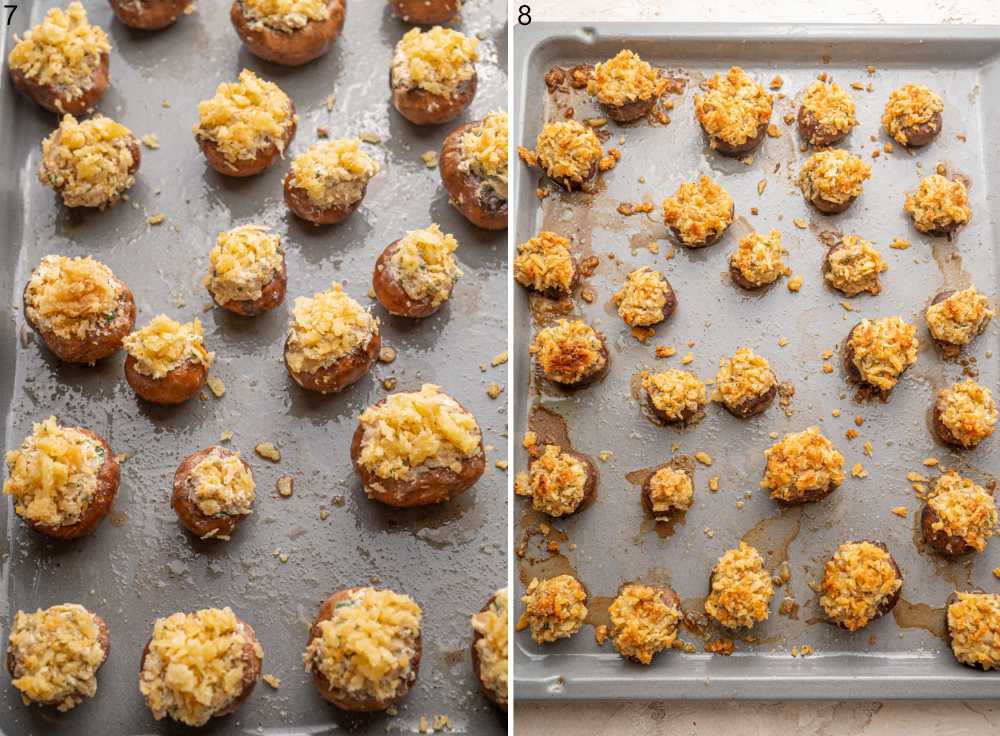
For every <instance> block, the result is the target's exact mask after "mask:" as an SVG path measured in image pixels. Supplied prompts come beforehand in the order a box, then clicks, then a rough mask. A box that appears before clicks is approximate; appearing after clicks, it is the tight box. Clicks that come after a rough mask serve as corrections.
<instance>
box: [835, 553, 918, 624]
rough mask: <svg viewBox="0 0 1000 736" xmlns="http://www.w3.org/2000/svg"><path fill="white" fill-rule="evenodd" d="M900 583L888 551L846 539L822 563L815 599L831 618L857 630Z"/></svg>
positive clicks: (875, 612)
mask: <svg viewBox="0 0 1000 736" xmlns="http://www.w3.org/2000/svg"><path fill="white" fill-rule="evenodd" d="M902 585H903V581H902V580H900V578H899V574H898V573H897V572H896V569H895V567H894V565H893V564H892V557H891V556H890V555H889V553H888V552H886V551H885V550H884V549H882V548H881V547H879V546H876V545H874V544H872V543H871V542H848V543H846V544H842V545H840V546H839V547H837V551H836V552H835V553H834V555H833V557H832V558H831V559H830V560H829V561H827V563H826V567H825V572H824V575H823V582H822V584H821V588H820V590H821V592H822V594H821V596H820V599H819V602H820V605H821V606H823V610H825V611H826V613H827V615H828V616H829V617H830V618H831V619H832V620H833V621H835V622H836V623H838V624H840V625H841V626H843V627H844V628H846V629H847V630H848V631H857V630H858V629H860V628H862V627H864V626H865V625H867V624H868V622H869V621H871V620H872V619H873V618H875V616H876V615H877V614H878V612H879V608H880V607H881V606H882V605H883V604H884V603H885V601H886V600H888V599H889V598H890V597H891V596H892V595H894V594H895V593H896V591H897V590H899V589H900V588H901V587H902Z"/></svg>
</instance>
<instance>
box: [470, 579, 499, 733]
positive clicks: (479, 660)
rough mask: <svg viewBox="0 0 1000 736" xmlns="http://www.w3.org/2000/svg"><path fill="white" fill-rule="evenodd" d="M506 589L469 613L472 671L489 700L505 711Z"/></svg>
mask: <svg viewBox="0 0 1000 736" xmlns="http://www.w3.org/2000/svg"><path fill="white" fill-rule="evenodd" d="M507 592H508V591H507V588H501V589H500V590H498V591H497V592H496V593H494V594H493V595H492V596H490V599H489V600H488V601H486V605H484V606H483V608H482V610H481V611H479V613H476V614H474V615H473V616H472V622H471V623H472V645H471V646H470V647H469V649H470V651H471V652H472V670H473V672H475V674H476V679H477V680H479V684H480V686H481V687H482V689H483V694H485V695H486V697H487V698H489V700H490V702H492V703H494V704H496V705H497V706H498V707H499V708H500V709H501V710H502V711H503V712H505V713H506V712H507V597H508V595H507Z"/></svg>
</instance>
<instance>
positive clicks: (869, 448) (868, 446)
mask: <svg viewBox="0 0 1000 736" xmlns="http://www.w3.org/2000/svg"><path fill="white" fill-rule="evenodd" d="M864 447H865V454H866V455H867V456H868V457H871V456H872V453H874V452H875V448H874V447H873V446H872V441H871V440H865V445H864Z"/></svg>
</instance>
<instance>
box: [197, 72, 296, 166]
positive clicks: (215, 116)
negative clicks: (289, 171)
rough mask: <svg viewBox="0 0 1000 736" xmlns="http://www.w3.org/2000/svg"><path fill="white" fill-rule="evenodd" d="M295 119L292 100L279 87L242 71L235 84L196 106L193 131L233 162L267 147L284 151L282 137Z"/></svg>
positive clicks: (216, 91)
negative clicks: (196, 115)
mask: <svg viewBox="0 0 1000 736" xmlns="http://www.w3.org/2000/svg"><path fill="white" fill-rule="evenodd" d="M297 120H298V116H297V115H296V114H295V109H294V107H293V106H292V101H291V100H290V99H289V98H288V95H286V94H285V93H284V92H282V91H281V88H280V87H278V85H276V84H274V82H267V81H264V80H263V79H260V78H259V77H257V75H256V74H254V73H253V72H252V71H250V70H249V69H244V70H243V71H241V72H240V77H239V81H238V82H223V83H222V84H220V85H219V86H218V87H217V88H216V90H215V96H214V97H212V98H211V99H208V100H203V101H201V102H199V103H198V123H197V125H195V126H194V128H193V130H194V134H195V136H196V137H198V138H204V139H206V140H209V141H212V142H213V143H215V145H216V147H217V148H218V149H219V152H220V153H221V154H222V155H223V156H224V157H225V159H226V160H227V161H229V162H231V163H236V162H238V161H240V160H244V161H245V160H251V159H254V158H256V157H257V154H258V153H259V152H260V151H261V150H263V149H265V148H267V147H269V146H274V147H275V148H277V149H278V151H284V150H285V137H286V135H287V133H288V130H289V128H291V126H293V125H295V123H296V121H297Z"/></svg>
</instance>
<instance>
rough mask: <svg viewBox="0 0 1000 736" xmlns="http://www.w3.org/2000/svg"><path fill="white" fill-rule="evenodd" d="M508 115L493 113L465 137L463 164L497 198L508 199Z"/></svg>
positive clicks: (463, 139) (501, 112)
mask: <svg viewBox="0 0 1000 736" xmlns="http://www.w3.org/2000/svg"><path fill="white" fill-rule="evenodd" d="M507 146H508V142H507V113H506V112H504V111H502V110H498V111H497V112H491V113H490V114H489V115H487V116H486V117H485V118H483V121H482V122H481V123H480V124H479V125H476V126H474V127H473V128H471V129H470V130H468V131H467V132H465V133H463V134H462V162H461V163H460V164H459V167H460V168H462V169H463V170H466V171H471V172H472V173H474V174H475V175H476V176H478V177H479V178H481V179H482V180H483V181H485V182H486V183H487V184H488V185H489V186H490V187H491V188H492V189H493V191H495V192H496V193H497V194H499V195H500V196H501V197H503V198H504V199H506V198H507Z"/></svg>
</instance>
